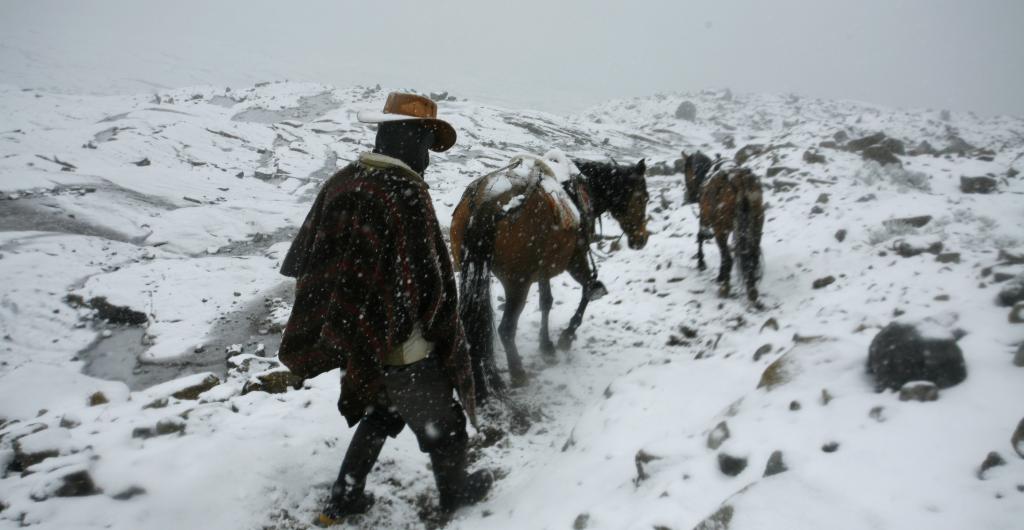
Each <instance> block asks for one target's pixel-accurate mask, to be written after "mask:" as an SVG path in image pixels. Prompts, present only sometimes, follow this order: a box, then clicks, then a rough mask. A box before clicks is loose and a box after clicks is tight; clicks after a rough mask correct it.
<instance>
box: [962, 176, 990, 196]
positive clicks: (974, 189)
mask: <svg viewBox="0 0 1024 530" xmlns="http://www.w3.org/2000/svg"><path fill="white" fill-rule="evenodd" d="M996 184H998V183H997V182H996V179H994V178H992V177H960V191H961V192H963V193H992V192H993V191H995V190H996Z"/></svg>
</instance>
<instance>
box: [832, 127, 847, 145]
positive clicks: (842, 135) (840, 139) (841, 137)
mask: <svg viewBox="0 0 1024 530" xmlns="http://www.w3.org/2000/svg"><path fill="white" fill-rule="evenodd" d="M832 139H833V140H835V141H836V143H840V144H842V143H846V141H847V140H849V139H850V135H849V134H846V131H844V130H838V131H836V133H835V134H833V135H832Z"/></svg>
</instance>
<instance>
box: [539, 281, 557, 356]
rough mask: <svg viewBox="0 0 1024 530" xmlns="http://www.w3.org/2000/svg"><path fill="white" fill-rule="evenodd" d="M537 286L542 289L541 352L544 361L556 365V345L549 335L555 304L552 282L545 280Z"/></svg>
mask: <svg viewBox="0 0 1024 530" xmlns="http://www.w3.org/2000/svg"><path fill="white" fill-rule="evenodd" d="M537 286H538V287H539V288H540V352H541V353H542V354H543V355H544V360H546V361H548V362H549V363H554V362H555V344H554V343H553V342H551V336H550V335H549V334H548V314H549V313H550V312H551V305H552V304H553V303H554V302H555V299H554V297H553V296H551V280H550V279H547V278H546V279H543V280H541V281H540V282H539V283H538V284H537Z"/></svg>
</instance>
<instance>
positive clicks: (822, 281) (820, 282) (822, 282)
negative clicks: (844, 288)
mask: <svg viewBox="0 0 1024 530" xmlns="http://www.w3.org/2000/svg"><path fill="white" fill-rule="evenodd" d="M835 282H836V278H835V276H825V277H824V278H818V279H817V280H814V282H813V283H811V287H813V288H814V289H821V288H823V287H828V286H829V285H832V284H833V283H835Z"/></svg>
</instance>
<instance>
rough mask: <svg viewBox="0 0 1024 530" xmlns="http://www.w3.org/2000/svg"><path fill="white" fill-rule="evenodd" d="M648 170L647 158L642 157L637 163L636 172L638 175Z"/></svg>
mask: <svg viewBox="0 0 1024 530" xmlns="http://www.w3.org/2000/svg"><path fill="white" fill-rule="evenodd" d="M646 171H647V159H646V158H641V159H640V161H639V162H637V163H636V173H637V175H643V174H644V172H646Z"/></svg>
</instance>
